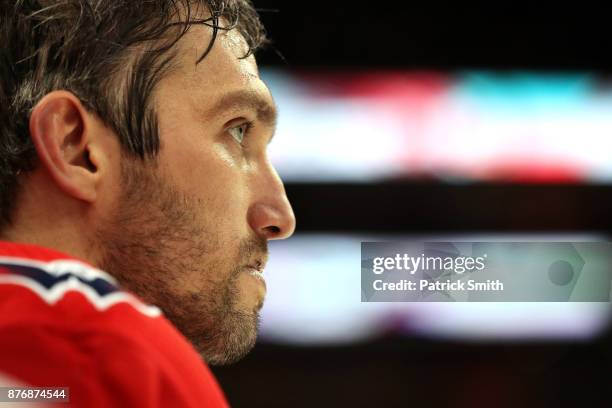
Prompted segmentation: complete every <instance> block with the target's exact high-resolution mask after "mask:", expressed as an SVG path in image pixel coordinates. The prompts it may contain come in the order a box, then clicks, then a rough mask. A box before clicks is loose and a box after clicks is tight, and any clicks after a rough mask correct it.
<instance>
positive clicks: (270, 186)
mask: <svg viewBox="0 0 612 408" xmlns="http://www.w3.org/2000/svg"><path fill="white" fill-rule="evenodd" d="M267 170H268V171H267V172H266V173H267V176H265V177H262V178H261V180H260V181H259V182H258V183H257V185H256V186H255V189H256V191H255V192H254V195H255V197H256V199H255V200H254V202H253V204H252V205H251V207H250V208H249V213H248V221H249V224H250V226H251V228H252V229H253V231H255V233H256V234H257V235H259V236H261V237H262V238H265V239H267V240H274V239H285V238H289V237H290V236H291V235H292V234H293V231H295V215H294V214H293V209H292V208H291V204H290V203H289V199H288V198H287V194H286V193H285V187H284V186H283V182H282V181H281V179H280V177H279V176H278V174H277V173H276V170H274V168H273V167H272V166H270V165H269V167H268V169H267Z"/></svg>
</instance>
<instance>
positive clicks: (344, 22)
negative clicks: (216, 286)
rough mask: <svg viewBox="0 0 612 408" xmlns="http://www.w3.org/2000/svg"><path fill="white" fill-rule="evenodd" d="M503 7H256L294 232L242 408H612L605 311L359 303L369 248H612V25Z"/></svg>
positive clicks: (237, 382) (275, 271)
mask: <svg viewBox="0 0 612 408" xmlns="http://www.w3.org/2000/svg"><path fill="white" fill-rule="evenodd" d="M495 3H496V4H494V5H493V3H491V4H488V5H487V4H478V5H467V4H466V3H461V4H452V5H451V4H447V3H445V2H438V1H430V2H428V3H427V4H424V3H416V2H415V3H412V2H398V3H392V2H386V3H385V2H376V3H374V2H369V3H366V4H363V5H361V4H359V3H357V2H329V1H327V2H324V1H320V0H314V1H309V2H299V3H297V2H296V3H289V2H286V1H285V2H282V1H258V0H255V5H256V7H258V8H260V9H261V16H262V19H263V21H264V23H265V25H266V27H267V29H268V32H269V34H270V36H271V38H272V39H273V41H274V42H273V47H272V48H270V49H268V50H266V51H264V52H262V53H261V54H260V55H259V57H258V60H259V64H260V68H261V75H262V77H263V79H264V80H265V81H266V82H267V84H268V86H269V87H270V89H271V90H272V93H273V95H274V96H275V99H276V102H277V104H278V106H279V111H280V118H279V125H278V131H277V133H276V136H275V139H274V141H273V142H272V144H271V145H270V155H271V159H272V161H273V163H274V164H275V166H276V168H277V170H278V171H279V173H280V175H281V177H282V178H283V180H284V181H285V185H286V189H287V193H288V196H289V199H290V200H291V202H292V205H293V208H294V210H295V213H296V218H297V221H298V226H297V231H296V234H295V235H294V236H293V237H292V238H291V239H289V240H287V241H281V242H274V243H272V244H271V245H270V255H271V256H270V263H269V266H268V268H267V270H266V280H267V283H268V296H267V300H266V304H265V307H264V309H263V313H262V327H261V336H260V339H259V343H258V345H257V346H256V348H255V349H254V350H253V351H252V352H251V354H250V355H249V356H247V357H246V358H245V359H244V360H243V361H241V362H240V363H237V364H235V365H233V366H229V367H218V368H214V369H213V370H214V372H215V374H216V375H217V377H218V379H219V382H220V383H221V385H222V387H223V388H224V390H225V391H226V394H227V396H228V399H229V401H230V403H231V404H232V405H233V406H235V407H344V406H350V407H362V406H363V407H365V406H368V407H372V406H376V407H378V406H380V407H400V406H401V407H403V406H413V405H416V406H426V407H430V406H433V407H437V406H443V407H566V406H567V407H610V406H612V396H611V391H610V389H611V388H610V387H611V386H612V344H611V334H610V324H609V323H610V314H611V313H610V312H611V309H610V304H609V303H605V302H601V303H586V302H571V301H570V300H571V299H567V300H568V301H567V302H559V303H362V302H361V301H360V299H361V292H360V282H361V279H360V242H361V241H368V240H370V241H373V240H377V241H378V240H380V241H384V240H401V239H433V240H436V239H443V240H449V241H453V240H467V241H488V240H502V241H535V240H550V241H609V239H610V234H611V232H612V217H610V216H609V214H610V208H612V82H611V81H610V79H611V77H610V72H612V59H611V58H610V55H611V53H612V34H611V33H610V32H609V29H608V27H609V24H608V23H607V22H606V15H605V13H603V12H602V9H601V8H597V7H595V6H591V5H589V4H588V3H584V2H580V3H572V4H570V5H568V6H563V5H562V4H560V3H556V4H553V5H550V6H547V5H544V4H543V3H538V4H537V5H534V4H532V3H533V2H527V1H522V0H519V1H514V2H511V3H503V4H497V3H498V2H495ZM564 7H567V8H564ZM611 267H612V266H611ZM581 278H584V279H588V276H582V277H581ZM601 285H603V286H606V287H610V282H601Z"/></svg>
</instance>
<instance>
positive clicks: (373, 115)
mask: <svg viewBox="0 0 612 408" xmlns="http://www.w3.org/2000/svg"><path fill="white" fill-rule="evenodd" d="M262 78H263V79H264V81H266V83H267V84H268V86H269V87H270V89H271V90H272V93H273V95H274V97H275V99H276V103H277V105H278V107H279V110H280V117H279V124H278V130H277V136H276V137H275V140H274V142H273V143H272V144H271V145H270V154H271V158H272V162H273V163H274V164H275V165H276V167H277V169H278V171H279V173H280V175H281V177H282V178H283V179H284V180H285V181H287V182H335V181H345V182H357V183H361V182H372V181H377V180H384V179H395V178H410V179H419V180H423V179H424V180H436V181H447V182H471V181H485V182H489V181H492V182H516V183H531V182H533V183H541V182H544V183H547V182H550V183H608V182H610V181H611V180H612V155H611V153H610V152H612V137H611V135H612V89H610V88H608V87H607V86H606V85H605V83H604V82H603V81H602V80H600V79H598V78H597V77H596V76H594V75H591V74H588V73H576V74H555V73H548V74H542V73H537V74H536V73H529V72H506V73H495V72H457V73H452V74H451V73H435V72H430V73H428V72H425V73H419V72H398V71H389V72H367V71H364V72H359V73H351V72H319V73H314V72H302V73H289V72H286V71H281V70H272V69H263V70H262Z"/></svg>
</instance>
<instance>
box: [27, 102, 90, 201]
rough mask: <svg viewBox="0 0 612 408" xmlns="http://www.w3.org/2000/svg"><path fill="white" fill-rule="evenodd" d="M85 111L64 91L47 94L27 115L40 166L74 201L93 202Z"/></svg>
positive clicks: (79, 103)
mask: <svg viewBox="0 0 612 408" xmlns="http://www.w3.org/2000/svg"><path fill="white" fill-rule="evenodd" d="M87 120H88V118H87V112H86V110H85V108H84V107H83V105H82V104H81V102H80V101H79V99H78V98H77V97H76V96H74V95H73V94H72V93H70V92H67V91H54V92H51V93H49V94H47V95H46V96H45V97H44V98H43V99H41V100H40V102H39V103H38V104H37V105H36V106H35V107H34V109H33V110H32V114H31V115H30V137H31V138H32V141H33V143H34V146H35V148H36V152H37V155H38V159H39V163H40V166H42V167H43V168H44V170H45V171H46V172H47V173H48V175H49V176H50V177H51V178H52V179H53V180H54V181H55V183H56V185H57V187H58V188H60V189H61V190H62V191H63V192H64V193H66V194H68V195H70V196H72V197H73V198H75V199H78V200H83V201H87V202H93V201H95V199H96V192H97V190H96V186H97V178H98V177H97V169H96V166H95V165H94V164H93V162H92V160H91V159H90V151H89V143H90V140H89V137H88V136H89V135H88V133H87V131H88V126H87Z"/></svg>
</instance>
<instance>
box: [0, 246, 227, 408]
mask: <svg viewBox="0 0 612 408" xmlns="http://www.w3.org/2000/svg"><path fill="white" fill-rule="evenodd" d="M0 376H6V377H8V378H14V379H16V380H18V381H19V382H21V383H23V384H26V385H29V386H33V387H69V398H70V404H69V405H70V406H74V407H139V408H140V407H160V408H162V407H163V408H166V407H173V408H174V407H175V408H178V407H198V408H201V407H227V402H226V401H225V398H224V396H223V393H222V391H221V389H220V388H219V386H218V384H217V382H216V380H215V379H214V377H213V375H212V374H211V372H210V370H209V369H208V367H207V366H206V364H205V363H204V362H203V360H202V359H201V357H200V356H199V354H198V353H197V352H196V351H195V349H194V348H193V347H192V345H191V344H190V343H188V341H187V340H186V339H185V338H184V337H183V336H182V335H181V334H180V333H179V332H178V331H177V330H176V329H175V328H174V326H172V325H171V324H170V322H169V321H168V320H167V319H166V318H164V317H163V316H162V314H161V312H160V310H159V309H158V308H156V307H154V306H150V305H147V304H145V303H143V302H142V301H141V300H139V299H138V298H137V297H136V296H134V295H132V294H130V293H128V292H125V291H123V290H121V289H119V288H118V286H117V283H116V281H115V280H114V279H113V278H112V277H111V276H110V275H108V274H107V273H105V272H103V271H101V270H98V269H96V268H94V267H92V266H91V265H88V264H87V263H85V262H82V261H79V260H77V259H75V258H72V257H70V256H67V255H64V254H61V253H59V252H57V251H54V250H51V249H47V248H42V247H38V246H34V245H26V244H16V243H9V242H1V241H0ZM58 406H59V404H58ZM61 406H66V404H61Z"/></svg>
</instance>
